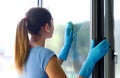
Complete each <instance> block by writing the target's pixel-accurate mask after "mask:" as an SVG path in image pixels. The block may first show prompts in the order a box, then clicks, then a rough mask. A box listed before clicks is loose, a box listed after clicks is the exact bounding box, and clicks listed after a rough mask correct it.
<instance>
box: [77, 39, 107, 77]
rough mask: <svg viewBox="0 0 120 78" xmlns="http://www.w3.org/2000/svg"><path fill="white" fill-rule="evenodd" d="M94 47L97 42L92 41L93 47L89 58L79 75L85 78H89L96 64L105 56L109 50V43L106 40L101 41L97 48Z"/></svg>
mask: <svg viewBox="0 0 120 78" xmlns="http://www.w3.org/2000/svg"><path fill="white" fill-rule="evenodd" d="M94 45H95V42H94V40H92V45H91V49H90V51H89V53H88V57H87V59H86V61H85V62H84V64H83V66H82V68H81V69H80V71H79V75H80V76H82V77H83V78H89V76H90V74H91V73H92V71H93V68H94V66H95V64H96V62H98V61H99V60H100V59H101V58H102V57H103V56H105V55H106V53H107V52H108V50H109V43H108V42H107V40H106V39H104V40H103V41H101V42H100V43H99V44H98V45H97V46H96V47H94Z"/></svg>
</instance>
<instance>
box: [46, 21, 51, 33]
mask: <svg viewBox="0 0 120 78" xmlns="http://www.w3.org/2000/svg"><path fill="white" fill-rule="evenodd" d="M45 31H46V32H50V26H49V24H48V23H47V24H46V25H45Z"/></svg>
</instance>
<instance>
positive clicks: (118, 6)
mask: <svg viewBox="0 0 120 78" xmlns="http://www.w3.org/2000/svg"><path fill="white" fill-rule="evenodd" d="M114 18H115V22H114V23H115V29H114V35H115V52H116V53H117V54H118V63H117V64H116V65H115V66H116V67H115V78H120V0H114Z"/></svg>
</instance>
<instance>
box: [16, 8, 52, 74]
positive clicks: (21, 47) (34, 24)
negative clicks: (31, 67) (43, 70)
mask: <svg viewBox="0 0 120 78" xmlns="http://www.w3.org/2000/svg"><path fill="white" fill-rule="evenodd" d="M51 19H52V16H51V14H50V12H49V11H48V10H47V9H45V8H41V7H35V8H31V9H30V10H29V11H28V12H27V13H26V16H25V18H23V19H22V20H21V21H20V22H19V23H18V25H17V30H16V41H15V64H16V68H17V70H18V72H22V70H23V66H24V64H25V63H26V61H27V58H28V56H29V51H30V43H29V37H28V32H29V33H30V34H34V35H38V33H39V31H40V29H41V27H43V26H44V25H45V24H46V23H49V24H50V20H51Z"/></svg>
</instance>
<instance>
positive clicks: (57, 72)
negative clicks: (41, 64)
mask: <svg viewBox="0 0 120 78" xmlns="http://www.w3.org/2000/svg"><path fill="white" fill-rule="evenodd" d="M46 72H47V74H48V76H49V78H67V76H66V74H65V72H64V71H63V69H62V68H61V66H60V64H59V62H58V60H57V57H56V56H53V57H52V58H51V60H50V61H49V62H48V64H47V67H46Z"/></svg>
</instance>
